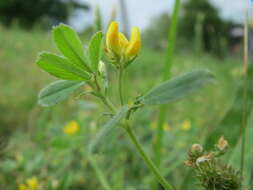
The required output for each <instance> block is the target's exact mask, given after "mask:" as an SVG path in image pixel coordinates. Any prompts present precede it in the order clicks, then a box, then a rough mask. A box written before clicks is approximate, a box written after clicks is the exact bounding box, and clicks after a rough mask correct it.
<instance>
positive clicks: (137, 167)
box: [0, 28, 253, 190]
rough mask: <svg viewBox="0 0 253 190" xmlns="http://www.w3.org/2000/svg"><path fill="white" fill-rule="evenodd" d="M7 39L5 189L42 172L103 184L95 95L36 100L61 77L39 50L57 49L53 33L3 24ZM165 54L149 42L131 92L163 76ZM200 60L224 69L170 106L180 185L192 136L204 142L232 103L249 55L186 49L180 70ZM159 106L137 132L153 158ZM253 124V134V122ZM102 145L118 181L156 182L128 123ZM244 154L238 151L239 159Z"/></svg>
mask: <svg viewBox="0 0 253 190" xmlns="http://www.w3.org/2000/svg"><path fill="white" fill-rule="evenodd" d="M0 44H1V46H0V113H1V114H0V126H1V128H0V132H1V134H3V136H5V135H6V134H12V135H11V137H10V138H9V143H8V146H7V147H6V148H5V149H3V150H2V152H1V160H0V170H1V173H0V189H4V190H14V189H17V184H19V183H24V181H25V180H26V179H27V178H30V177H32V176H36V177H37V178H38V179H39V181H40V183H41V186H43V188H46V186H47V185H48V184H49V183H50V182H52V183H53V184H57V183H58V184H59V183H61V181H65V182H66V183H67V184H66V187H67V188H66V189H68V187H71V188H69V189H73V190H79V189H80V190H81V189H89V190H90V189H96V190H102V189H103V188H102V187H101V186H100V184H99V182H98V180H97V179H96V178H95V173H94V171H93V170H92V168H91V165H90V164H89V163H88V158H87V145H88V142H89V141H90V140H91V139H93V138H94V137H95V134H96V132H97V131H98V130H99V128H100V127H101V126H102V124H103V123H104V121H105V120H106V117H101V113H99V112H97V111H95V110H94V109H93V108H92V107H94V106H97V105H96V104H95V105H94V104H92V105H91V104H90V103H91V102H92V100H93V99H91V98H90V97H85V96H82V97H81V98H79V99H78V98H75V99H72V100H68V101H66V102H65V103H63V104H61V105H57V106H55V107H53V108H52V109H51V108H41V107H39V106H38V105H37V104H36V101H37V94H38V92H39V90H40V89H41V88H42V87H44V86H45V85H46V84H48V83H49V82H50V81H53V80H54V78H53V77H51V76H49V75H48V74H47V73H45V72H43V71H41V70H40V69H39V68H38V67H37V66H36V65H35V60H36V58H37V54H38V52H40V51H44V50H45V51H56V48H55V46H54V44H53V42H52V39H51V36H50V33H46V32H41V31H29V32H27V31H22V30H19V29H11V30H7V29H5V28H0ZM164 59H165V55H164V52H155V51H154V50H151V49H145V48H143V50H142V52H141V54H140V56H139V57H138V58H137V60H136V62H134V63H133V64H132V65H131V66H130V67H129V70H128V71H127V73H126V75H125V77H128V78H129V80H126V81H125V82H126V84H125V86H124V90H123V92H124V96H125V97H126V99H128V100H129V101H130V100H131V98H133V97H136V96H138V95H139V94H142V93H144V92H146V91H147V90H148V89H150V88H151V87H152V86H154V85H156V84H158V83H159V82H161V81H162V69H163V63H164ZM195 68H208V69H209V70H211V71H212V72H213V73H214V74H215V75H216V79H217V82H216V83H215V84H213V85H210V86H208V87H205V88H204V89H203V90H201V91H200V92H199V93H198V95H197V96H194V97H190V98H187V99H186V100H184V101H182V102H179V103H175V104H172V105H170V106H169V109H168V120H167V122H168V123H169V124H170V126H171V127H172V129H171V130H166V131H165V142H164V149H163V155H164V156H165V157H164V158H163V161H162V163H161V168H162V172H163V174H165V175H166V177H167V178H168V179H169V181H170V182H172V183H173V185H174V186H175V187H176V189H179V188H180V185H181V183H182V181H183V176H184V175H185V173H186V169H185V167H184V165H183V161H184V160H185V159H186V154H187V149H188V148H189V146H190V144H192V143H200V142H202V141H203V139H204V137H205V135H206V134H207V133H208V132H209V130H210V129H211V128H212V127H215V126H216V125H217V124H218V122H219V121H220V120H221V119H222V117H223V115H224V114H225V112H226V111H227V109H228V107H229V106H230V104H231V103H232V101H233V98H234V93H235V90H236V86H237V85H238V78H239V76H240V71H241V69H240V68H241V61H240V59H239V58H236V57H228V58H226V59H224V60H220V59H217V58H215V57H212V56H210V55H208V54H200V55H193V54H191V53H183V52H178V53H176V55H175V59H174V66H173V69H172V76H176V75H178V74H181V73H184V72H187V71H191V70H192V69H195ZM108 69H109V73H110V78H111V79H112V80H113V81H115V80H116V77H115V74H114V71H115V70H114V69H113V68H112V67H110V66H109V67H108ZM114 79H115V80H114ZM113 85H116V83H115V84H114V83H113ZM128 89H131V90H128ZM110 93H111V94H114V92H113V91H110ZM158 113H159V107H158V106H157V107H155V109H154V107H148V108H147V109H141V110H140V111H138V112H137V114H136V116H135V117H134V118H135V121H134V127H135V130H136V133H137V134H138V135H139V139H140V140H141V143H142V144H143V145H144V147H145V149H146V151H147V152H148V154H149V155H151V156H152V157H153V158H154V155H152V146H153V144H152V142H154V140H155V139H154V138H153V136H154V133H155V129H154V128H152V126H156V124H155V125H154V122H155V121H157V118H158ZM70 120H76V121H78V123H79V124H80V126H81V130H80V131H79V132H78V134H76V135H74V136H68V135H66V134H64V133H63V127H64V126H65V124H66V123H67V122H68V121H70ZM186 120H188V121H190V123H191V128H190V129H189V130H183V129H182V123H183V122H184V121H186ZM252 122H253V120H252V119H251V123H252ZM151 124H152V125H151ZM249 131H250V132H249V134H251V133H252V132H251V131H252V130H249ZM221 135H222V134H221ZM248 139H249V138H248ZM101 153H103V154H100V155H99V156H98V158H97V159H98V164H99V166H100V167H101V168H100V169H102V170H103V171H104V172H105V174H106V176H107V178H108V180H109V182H110V184H111V186H112V188H113V189H115V190H148V189H149V185H150V183H151V182H152V180H153V176H152V174H151V173H150V172H149V170H148V169H147V168H146V166H145V164H144V163H143V162H142V160H141V158H139V156H138V155H137V154H135V152H134V149H133V147H132V145H131V143H130V142H129V141H128V139H127V138H125V134H124V133H123V131H121V132H119V131H116V132H114V133H113V134H112V136H111V137H110V138H109V139H107V141H106V143H105V144H104V145H102V146H101ZM237 157H238V156H237V155H235V156H234V157H233V160H237V159H238V158H237ZM248 160H250V159H249V158H248ZM231 162H232V161H231ZM234 162H235V161H234ZM247 163H249V162H247ZM249 172H250V171H249ZM43 188H42V189H43ZM196 189H197V188H196ZM61 190H64V188H62V189H61Z"/></svg>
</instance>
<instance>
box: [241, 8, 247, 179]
mask: <svg viewBox="0 0 253 190" xmlns="http://www.w3.org/2000/svg"><path fill="white" fill-rule="evenodd" d="M243 70H244V81H243V82H245V83H247V70H248V11H246V21H245V24H244V64H243ZM246 88H247V85H246V84H245V88H244V89H243V101H242V102H243V105H242V106H243V113H242V122H241V141H242V144H241V163H240V172H241V179H242V178H243V170H244V157H245V144H246V143H245V142H246V112H247V104H246V103H247V97H246V95H247V94H246Z"/></svg>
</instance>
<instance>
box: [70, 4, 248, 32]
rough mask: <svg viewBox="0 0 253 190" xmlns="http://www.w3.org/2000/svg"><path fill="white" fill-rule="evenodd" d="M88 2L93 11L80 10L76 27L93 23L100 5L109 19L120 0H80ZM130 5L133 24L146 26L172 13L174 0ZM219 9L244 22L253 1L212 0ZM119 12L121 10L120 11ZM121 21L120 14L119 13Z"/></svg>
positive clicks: (225, 14)
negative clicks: (246, 11) (158, 16)
mask: <svg viewBox="0 0 253 190" xmlns="http://www.w3.org/2000/svg"><path fill="white" fill-rule="evenodd" d="M80 1H82V2H87V3H88V4H89V5H90V6H91V11H89V12H86V13H83V12H79V13H77V15H76V16H75V17H74V18H73V19H72V21H71V23H72V24H73V26H74V27H75V28H76V29H79V30H80V29H81V28H83V27H84V26H85V25H88V24H91V23H93V20H94V15H93V14H94V11H92V10H93V9H94V8H95V7H96V6H99V7H100V10H101V13H102V16H103V20H104V22H105V21H108V20H109V18H110V14H111V11H112V7H115V8H116V10H118V11H119V10H120V9H119V0H80ZM125 1H126V4H127V7H128V16H129V22H130V25H131V26H138V27H140V28H142V29H143V28H145V27H146V26H147V25H148V24H149V22H150V21H151V20H152V17H154V16H156V15H159V14H161V13H163V12H168V13H171V12H172V9H173V4H174V0H125ZM210 2H212V3H213V4H214V5H215V6H216V7H217V8H218V9H220V10H221V16H222V17H223V18H225V19H232V20H234V21H236V22H243V21H244V19H245V10H246V9H247V8H248V9H249V12H250V15H252V16H253V2H251V0H210ZM118 13H119V12H118ZM117 19H118V21H120V15H119V14H118V15H117Z"/></svg>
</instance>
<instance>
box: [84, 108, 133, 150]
mask: <svg viewBox="0 0 253 190" xmlns="http://www.w3.org/2000/svg"><path fill="white" fill-rule="evenodd" d="M128 110H129V108H128V106H127V105H125V106H123V107H122V108H121V109H120V110H119V111H118V112H117V113H116V114H115V115H114V116H113V117H112V118H111V119H110V120H109V121H108V122H107V123H106V124H105V125H104V126H103V127H102V129H101V130H100V132H99V133H98V134H97V136H96V137H95V139H94V140H92V141H91V143H90V144H89V151H88V152H89V154H92V153H93V152H94V151H95V149H96V148H97V146H98V145H99V144H100V143H101V142H102V141H103V140H104V139H105V137H106V136H107V135H108V134H109V133H110V132H111V131H112V130H113V129H114V128H115V127H116V126H117V125H118V124H119V123H120V121H121V120H122V119H123V118H125V117H126V115H127V112H128Z"/></svg>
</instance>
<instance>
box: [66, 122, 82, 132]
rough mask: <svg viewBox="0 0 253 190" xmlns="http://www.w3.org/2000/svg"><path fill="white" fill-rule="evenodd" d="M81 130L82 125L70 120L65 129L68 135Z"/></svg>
mask: <svg viewBox="0 0 253 190" xmlns="http://www.w3.org/2000/svg"><path fill="white" fill-rule="evenodd" d="M79 130H80V126H79V124H78V123H77V122H76V121H70V122H69V123H68V124H67V125H66V126H65V127H64V129H63V131H64V133H65V134H67V135H74V134H76V133H77V132H78V131H79Z"/></svg>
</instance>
